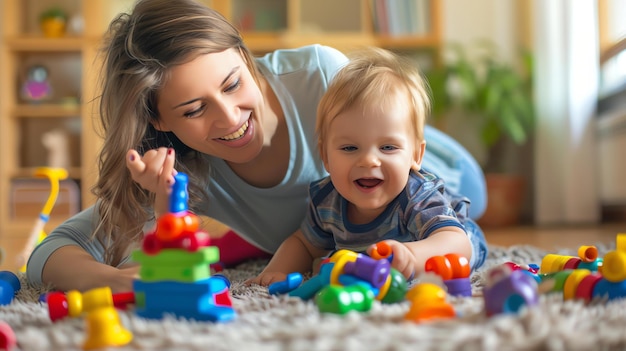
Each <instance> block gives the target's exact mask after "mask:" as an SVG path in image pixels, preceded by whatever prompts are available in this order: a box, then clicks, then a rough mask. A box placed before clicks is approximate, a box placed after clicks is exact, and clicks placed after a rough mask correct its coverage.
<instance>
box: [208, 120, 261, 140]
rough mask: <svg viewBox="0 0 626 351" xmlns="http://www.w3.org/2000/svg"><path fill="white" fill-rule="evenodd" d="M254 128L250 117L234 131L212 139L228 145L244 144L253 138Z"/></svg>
mask: <svg viewBox="0 0 626 351" xmlns="http://www.w3.org/2000/svg"><path fill="white" fill-rule="evenodd" d="M254 129H255V128H254V119H252V118H250V119H248V120H247V121H246V122H244V124H242V125H241V127H239V129H237V130H236V131H234V132H232V133H230V134H228V135H224V136H223V137H219V138H215V139H213V140H214V141H216V142H218V143H220V144H223V145H226V146H228V147H242V146H246V145H248V143H250V141H251V140H252V139H254Z"/></svg>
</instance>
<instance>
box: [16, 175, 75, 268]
mask: <svg viewBox="0 0 626 351" xmlns="http://www.w3.org/2000/svg"><path fill="white" fill-rule="evenodd" d="M35 176H37V177H45V178H48V180H49V181H50V195H49V196H48V200H47V201H46V203H45V205H44V206H43V209H42V210H41V212H40V213H39V217H38V218H37V220H36V221H35V225H34V226H33V228H32V229H31V231H30V234H29V235H28V239H27V240H26V245H25V246H24V250H22V252H20V253H19V254H18V255H17V266H18V267H21V268H20V270H21V271H22V272H25V271H26V262H27V261H28V257H30V254H31V253H32V252H33V250H34V249H35V246H36V245H37V244H38V243H39V242H41V241H42V240H43V238H45V236H46V233H45V231H44V227H45V226H46V223H48V219H49V218H50V212H52V207H54V204H55V203H56V201H57V198H58V196H59V183H60V181H61V180H63V179H66V178H67V177H68V173H67V171H66V170H65V169H63V168H51V167H40V168H37V169H36V170H35Z"/></svg>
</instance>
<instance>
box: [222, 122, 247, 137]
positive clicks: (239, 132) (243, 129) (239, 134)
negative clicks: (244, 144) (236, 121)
mask: <svg viewBox="0 0 626 351" xmlns="http://www.w3.org/2000/svg"><path fill="white" fill-rule="evenodd" d="M246 130H248V121H246V123H244V124H243V125H242V126H241V128H239V129H238V130H237V131H236V132H234V133H230V134H228V135H225V136H223V137H221V138H219V139H221V140H226V141H232V140H237V139H239V138H241V137H242V136H243V135H244V134H246Z"/></svg>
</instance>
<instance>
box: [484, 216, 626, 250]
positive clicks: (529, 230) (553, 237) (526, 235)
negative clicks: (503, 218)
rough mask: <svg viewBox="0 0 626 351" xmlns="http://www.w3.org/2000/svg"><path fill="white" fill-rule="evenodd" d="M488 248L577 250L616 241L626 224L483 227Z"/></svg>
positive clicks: (625, 230)
mask: <svg viewBox="0 0 626 351" xmlns="http://www.w3.org/2000/svg"><path fill="white" fill-rule="evenodd" d="M483 230H484V232H485V237H486V239H487V242H488V243H489V244H491V245H500V246H511V245H533V246H537V247H540V248H542V249H544V250H552V249H557V248H572V249H575V248H578V247H579V246H581V245H594V244H597V243H600V242H603V243H609V242H613V241H615V236H616V235H617V234H618V233H626V222H612V223H606V224H602V225H579V226H568V227H563V226H558V227H555V226H546V227H536V226H522V227H511V228H483Z"/></svg>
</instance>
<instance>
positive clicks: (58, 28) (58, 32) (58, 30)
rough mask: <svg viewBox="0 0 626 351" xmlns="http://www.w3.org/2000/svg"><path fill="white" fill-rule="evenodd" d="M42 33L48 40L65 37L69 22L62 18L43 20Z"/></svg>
mask: <svg viewBox="0 0 626 351" xmlns="http://www.w3.org/2000/svg"><path fill="white" fill-rule="evenodd" d="M40 24H41V31H42V32H43V36H44V37H46V38H60V37H62V36H64V35H65V28H66V25H67V21H66V20H65V18H61V17H50V18H45V19H42V20H41V23H40Z"/></svg>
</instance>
